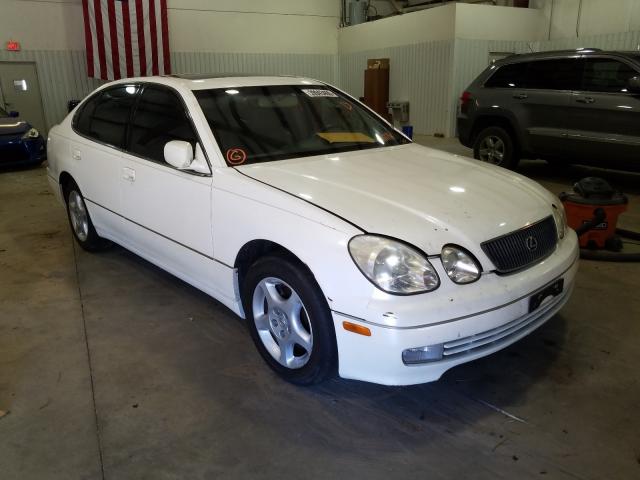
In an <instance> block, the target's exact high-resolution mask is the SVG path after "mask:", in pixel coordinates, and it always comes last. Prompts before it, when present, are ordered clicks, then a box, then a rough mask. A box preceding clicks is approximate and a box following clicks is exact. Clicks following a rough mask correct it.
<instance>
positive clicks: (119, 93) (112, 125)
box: [74, 85, 138, 148]
mask: <svg viewBox="0 0 640 480" xmlns="http://www.w3.org/2000/svg"><path fill="white" fill-rule="evenodd" d="M137 91H138V87H136V86H133V85H122V86H118V87H114V88H110V89H108V90H103V91H102V92H99V93H98V94H96V95H95V96H93V97H92V98H90V99H89V100H87V101H86V102H85V104H84V106H83V107H82V111H80V113H79V114H78V117H77V118H76V122H75V125H74V126H75V129H76V130H77V131H78V133H81V134H82V135H84V136H86V137H89V138H93V139H95V140H97V141H99V142H102V143H106V144H108V145H113V146H114V147H118V148H121V147H122V146H123V144H124V137H125V132H126V130H127V122H128V120H129V115H130V114H131V107H132V106H133V104H134V102H135V99H136V93H137Z"/></svg>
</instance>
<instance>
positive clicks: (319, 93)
mask: <svg viewBox="0 0 640 480" xmlns="http://www.w3.org/2000/svg"><path fill="white" fill-rule="evenodd" d="M302 91H303V92H304V93H306V94H307V95H308V96H310V97H337V96H338V95H336V94H335V93H333V92H332V91H331V90H322V89H319V88H314V89H310V88H307V89H305V88H303V89H302Z"/></svg>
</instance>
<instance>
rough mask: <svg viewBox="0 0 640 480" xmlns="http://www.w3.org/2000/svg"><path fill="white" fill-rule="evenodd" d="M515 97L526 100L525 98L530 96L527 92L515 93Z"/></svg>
mask: <svg viewBox="0 0 640 480" xmlns="http://www.w3.org/2000/svg"><path fill="white" fill-rule="evenodd" d="M513 98H517V99H518V100H524V99H525V98H529V95H527V94H526V93H515V94H514V95H513Z"/></svg>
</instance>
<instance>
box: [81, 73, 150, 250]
mask: <svg viewBox="0 0 640 480" xmlns="http://www.w3.org/2000/svg"><path fill="white" fill-rule="evenodd" d="M138 91H139V86H138V85H134V84H123V85H117V86H114V87H111V88H107V89H105V90H101V91H100V92H98V93H96V94H94V95H93V96H92V97H91V98H89V99H88V100H87V101H85V102H84V103H83V104H82V105H81V106H80V109H79V110H78V112H77V113H76V115H75V117H74V119H73V130H74V131H75V133H76V134H77V135H76V136H75V138H74V139H73V141H72V142H71V143H70V147H71V149H70V151H69V155H70V156H71V165H72V169H71V175H72V176H73V178H74V179H75V181H76V183H77V184H78V186H79V187H80V191H81V192H82V195H83V196H84V198H85V201H86V203H87V206H88V208H89V213H90V214H91V219H92V221H93V223H94V225H95V227H96V230H97V231H98V233H99V234H102V235H105V236H107V237H109V238H114V239H116V240H118V239H120V237H121V233H122V232H121V227H122V220H121V218H120V216H119V215H120V213H121V199H120V182H119V178H120V170H121V162H122V154H123V151H122V149H123V147H124V141H125V137H126V130H127V123H128V121H129V116H130V114H131V110H132V107H133V105H134V103H135V101H136V98H137V94H138Z"/></svg>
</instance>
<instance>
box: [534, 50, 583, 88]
mask: <svg viewBox="0 0 640 480" xmlns="http://www.w3.org/2000/svg"><path fill="white" fill-rule="evenodd" d="M579 66H580V62H579V61H578V59H577V58H558V59H550V60H537V61H533V62H529V69H528V70H527V79H526V82H525V83H526V88H535V89H541V90H574V89H576V88H578V86H579V85H580V72H579Z"/></svg>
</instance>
